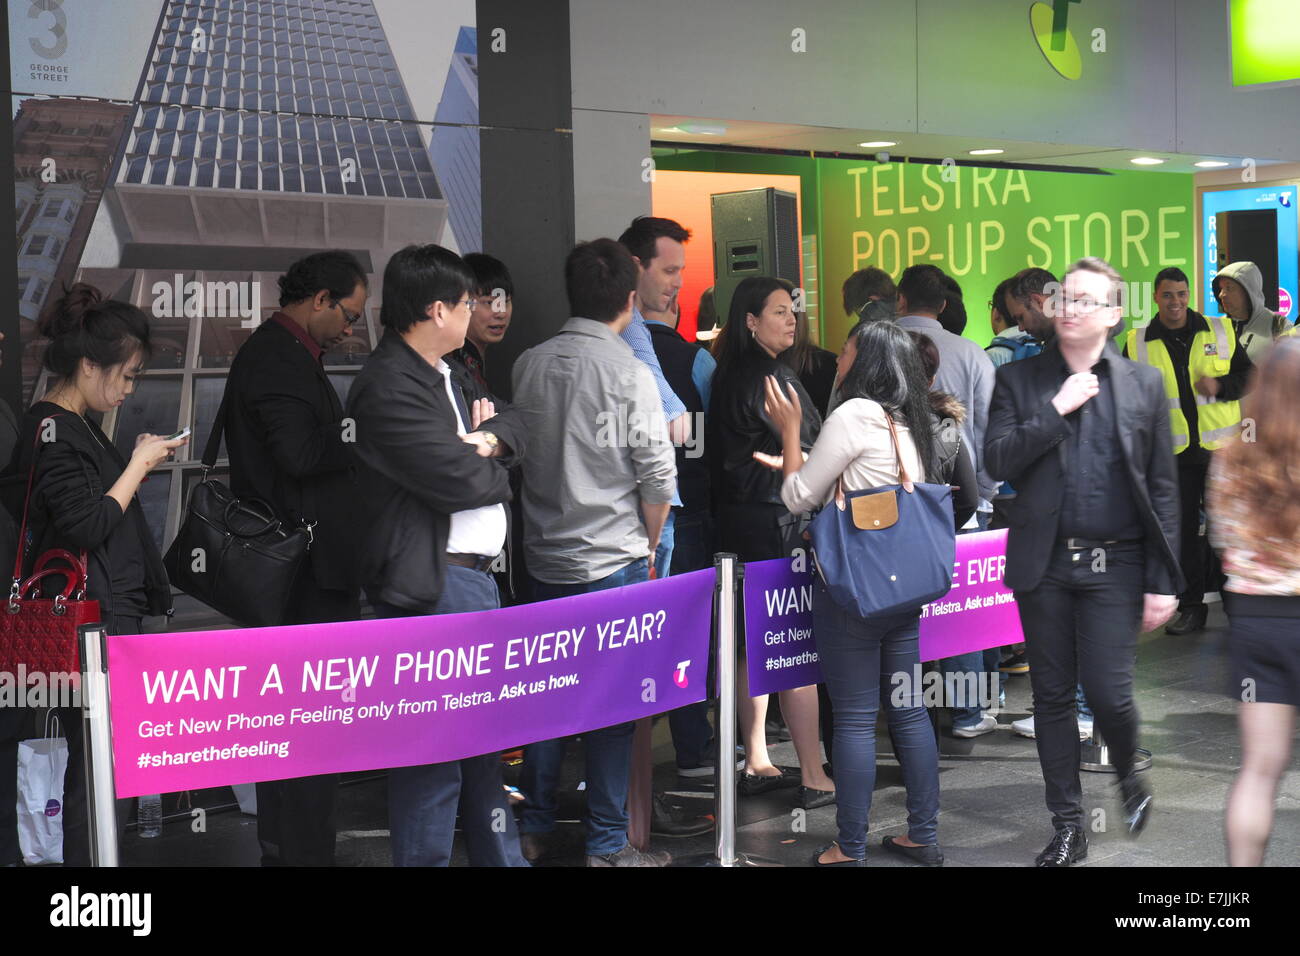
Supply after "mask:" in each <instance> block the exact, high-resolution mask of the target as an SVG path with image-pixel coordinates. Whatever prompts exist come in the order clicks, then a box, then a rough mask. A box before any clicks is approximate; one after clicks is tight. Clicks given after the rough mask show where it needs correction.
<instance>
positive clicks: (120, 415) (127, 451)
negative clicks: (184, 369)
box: [113, 375, 181, 459]
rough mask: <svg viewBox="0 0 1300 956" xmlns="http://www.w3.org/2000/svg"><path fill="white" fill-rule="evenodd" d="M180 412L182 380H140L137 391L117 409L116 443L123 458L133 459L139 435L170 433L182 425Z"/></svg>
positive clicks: (177, 378) (170, 378) (144, 378)
mask: <svg viewBox="0 0 1300 956" xmlns="http://www.w3.org/2000/svg"><path fill="white" fill-rule="evenodd" d="M180 415H181V379H180V378H179V377H172V376H161V375H158V376H155V375H143V376H141V377H140V378H138V379H136V382H135V393H134V394H133V395H131V396H130V397H129V398H128V399H127V400H126V401H125V402H123V403H122V404H121V405H120V406H119V407H118V409H117V421H116V423H115V425H114V427H113V444H114V445H115V446H116V447H117V450H118V452H119V453H120V454H121V455H122V457H123V458H127V459H129V458H130V457H131V453H132V452H133V451H134V450H135V438H136V436H137V435H139V434H140V433H141V432H149V433H150V434H154V435H170V434H171V433H172V432H174V431H176V430H177V429H178V428H179V427H180V425H179V424H178V422H179V420H180Z"/></svg>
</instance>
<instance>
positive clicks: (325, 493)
mask: <svg viewBox="0 0 1300 956" xmlns="http://www.w3.org/2000/svg"><path fill="white" fill-rule="evenodd" d="M279 281H280V310H279V311H278V312H276V313H275V314H274V315H272V316H271V317H270V318H269V319H268V320H267V321H265V322H263V323H262V324H261V325H260V326H259V327H258V328H257V331H255V332H254V333H253V334H252V335H251V336H250V337H249V339H248V341H247V342H245V343H244V345H243V346H242V347H241V348H240V350H239V353H238V354H237V355H236V356H235V360H234V362H233V363H232V364H231V366H230V377H229V379H228V380H227V382H226V393H225V397H224V398H223V400H222V405H223V409H224V415H225V438H226V448H227V450H228V453H229V456H230V488H231V491H232V492H234V494H236V495H237V496H239V497H241V498H260V499H262V500H263V501H266V502H268V503H269V504H270V505H271V506H272V507H273V508H274V509H275V512H276V517H278V518H279V519H280V520H281V521H284V522H286V523H289V524H293V525H297V524H299V523H304V524H308V525H310V526H311V528H312V545H311V550H310V552H309V566H308V569H307V573H305V574H303V575H302V577H301V578H300V579H299V582H298V586H297V589H296V592H295V594H294V595H293V598H292V601H291V605H290V610H289V614H288V616H287V619H286V623H289V624H314V623H322V622H327V621H350V620H355V619H356V618H357V616H358V613H359V597H358V578H357V560H356V542H355V534H356V526H355V523H354V519H353V514H354V507H355V500H356V495H357V485H356V481H355V479H354V477H353V474H352V459H351V456H350V455H349V453H348V450H347V441H346V440H345V439H346V438H347V437H348V434H347V431H346V429H345V423H344V421H343V407H342V404H341V403H340V402H339V398H338V393H337V392H335V391H334V386H333V385H332V384H331V383H330V380H329V377H328V376H327V375H326V374H325V368H324V366H323V365H322V357H323V355H324V353H325V351H326V350H328V349H329V348H330V347H331V346H333V345H335V344H337V343H338V342H340V341H342V340H343V339H344V338H345V337H347V335H348V334H349V333H350V329H351V326H352V324H353V323H354V322H356V321H357V319H359V318H360V317H361V314H362V312H363V311H364V309H365V307H366V292H367V289H366V275H365V271H364V270H363V269H362V267H361V264H360V263H359V262H358V261H357V259H356V257H355V256H353V255H351V254H350V253H347V252H339V251H334V252H318V253H316V254H314V255H310V256H307V257H306V258H304V259H300V260H299V261H298V262H295V263H294V264H293V265H291V266H290V267H289V270H288V272H286V273H285V274H284V275H283V276H281V277H280V280H279ZM219 417H220V414H219ZM337 790H338V776H337V775H335V774H324V775H321V776H317V777H299V778H295V779H290V780H277V781H272V782H269V783H259V784H258V785H257V831H258V839H259V840H260V841H261V843H262V850H263V861H264V862H265V863H267V864H274V863H277V862H278V863H279V864H282V865H285V866H329V865H331V864H332V863H333V861H334V842H335V833H334V798H335V794H336V793H337Z"/></svg>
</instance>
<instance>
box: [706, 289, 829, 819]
mask: <svg viewBox="0 0 1300 956" xmlns="http://www.w3.org/2000/svg"><path fill="white" fill-rule="evenodd" d="M792 292H793V287H792V286H791V285H790V283H788V282H786V281H785V280H784V279H776V278H772V277H770V276H752V277H750V278H748V279H745V280H743V281H742V282H741V283H740V285H738V286H737V287H736V291H735V293H734V294H733V295H732V298H731V308H730V311H729V312H728V314H727V316H728V317H727V324H726V325H725V326H724V331H723V334H722V335H720V336H719V338H718V343H717V344H716V345H715V349H716V350H715V353H714V354H715V356H716V357H717V360H718V368H717V371H716V372H715V373H714V376H713V389H712V396H711V398H710V403H709V414H708V417H707V418H706V423H707V424H706V428H707V431H706V440H707V442H708V446H709V449H710V455H711V461H710V467H711V468H712V469H713V481H712V488H713V492H714V496H715V500H716V502H717V507H716V509H715V514H716V515H717V518H718V543H719V546H720V548H721V549H722V550H724V551H733V552H735V553H736V554H737V555H738V556H739V557H740V559H741V560H742V561H765V560H769V559H773V558H783V557H789V556H790V555H791V554H792V553H793V552H794V550H795V549H796V548H807V542H805V541H804V540H803V531H804V529H805V528H806V527H807V525H808V516H807V515H806V514H793V515H792V514H790V512H789V511H788V510H787V509H786V506H785V505H784V504H783V503H782V501H781V477H780V475H778V474H775V473H773V472H772V471H771V470H770V469H768V468H765V467H764V466H763V465H761V464H759V462H758V461H756V460H755V458H754V455H755V453H756V452H757V453H759V454H778V453H780V451H781V435H780V432H779V431H778V430H777V429H776V427H775V425H774V423H773V422H772V420H771V419H770V418H768V416H767V413H766V412H765V411H764V407H763V405H764V382H765V380H766V379H767V377H768V376H775V377H776V378H777V379H778V380H779V381H780V382H781V383H782V385H783V386H788V387H790V388H792V389H795V390H796V391H797V392H798V394H799V396H800V398H801V400H802V408H803V415H802V416H801V417H800V419H799V421H798V422H796V431H797V432H798V443H799V445H800V447H801V448H811V447H812V443H813V441H814V440H815V439H816V438H817V432H818V430H819V429H820V427H821V418H820V417H819V416H818V414H817V410H816V409H815V408H814V407H813V403H812V400H811V399H810V398H809V397H808V393H807V392H805V391H804V389H803V386H802V385H800V384H799V379H798V377H797V376H796V375H795V373H794V371H793V370H792V369H791V368H790V367H789V366H788V365H786V364H784V363H783V362H781V361H780V360H779V359H778V356H779V355H781V353H783V352H785V351H786V350H788V349H789V348H790V347H791V346H792V345H794V343H795V328H796V320H795V314H794V300H793V298H792V296H791V293H792ZM738 674H739V679H738V683H739V686H738V687H737V695H738V697H739V699H740V707H739V711H740V730H741V736H742V743H744V745H745V772H744V773H743V774H742V775H741V778H740V785H739V791H740V793H741V794H742V795H752V794H756V793H765V792H767V791H769V790H775V789H778V788H781V787H787V786H799V787H800V789H799V793H798V795H797V797H796V800H797V802H798V803H799V804H800V805H801V806H803V807H804V808H812V807H820V806H825V805H826V804H829V803H832V802H834V800H835V785H834V784H833V783H832V782H831V779H830V777H828V776H827V775H826V772H825V770H824V769H823V767H822V761H821V748H820V747H819V745H818V733H817V688H816V686H815V685H809V686H807V687H798V688H795V689H793V690H787V691H782V692H781V694H780V701H781V713H782V715H783V716H784V717H785V720H786V724H787V726H788V727H789V728H790V736H791V738H792V739H793V741H794V747H795V752H796V753H797V754H798V756H799V773H798V775H796V774H794V773H793V772H792V771H786V770H783V769H781V768H779V767H776V766H775V765H773V763H772V761H771V758H770V757H769V756H768V751H767V736H766V733H765V731H764V725H765V723H766V718H767V698H766V697H753V698H751V697H750V696H749V694H748V688H749V681H748V676H747V674H746V672H745V668H744V667H743V666H742V667H740V668H738Z"/></svg>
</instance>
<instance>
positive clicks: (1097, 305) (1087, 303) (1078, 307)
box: [1061, 296, 1110, 315]
mask: <svg viewBox="0 0 1300 956" xmlns="http://www.w3.org/2000/svg"><path fill="white" fill-rule="evenodd" d="M1061 305H1062V308H1063V309H1064V311H1066V312H1072V313H1074V314H1075V315H1092V314H1093V313H1094V312H1099V311H1101V310H1102V309H1105V308H1107V307H1109V306H1110V303H1109V302H1105V301H1102V302H1098V301H1097V300H1096V299H1093V298H1090V297H1088V296H1081V297H1079V298H1077V299H1069V298H1067V299H1066V300H1065V301H1064V302H1063V303H1061Z"/></svg>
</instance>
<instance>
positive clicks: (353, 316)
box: [332, 299, 361, 327]
mask: <svg viewBox="0 0 1300 956" xmlns="http://www.w3.org/2000/svg"><path fill="white" fill-rule="evenodd" d="M332 301H333V302H334V304H335V305H336V306H338V308H339V311H340V312H342V313H343V318H345V319H347V322H348V326H349V327H351V326H353V325H356V324H357V323H358V322H360V321H361V313H360V312H356V313H353V312H349V311H348V310H347V309H345V308H343V303H342V302H340V301H339V300H338V299H334V300H332Z"/></svg>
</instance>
